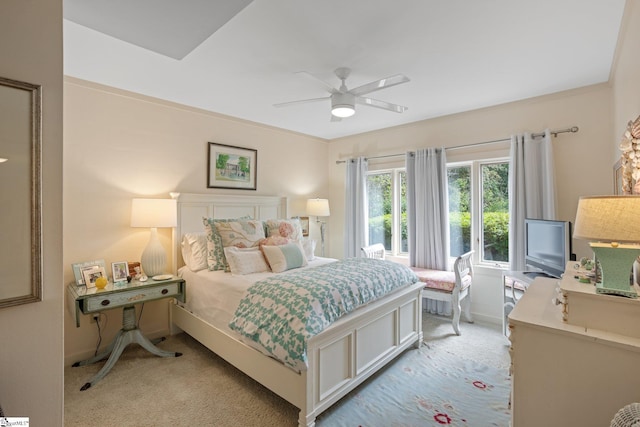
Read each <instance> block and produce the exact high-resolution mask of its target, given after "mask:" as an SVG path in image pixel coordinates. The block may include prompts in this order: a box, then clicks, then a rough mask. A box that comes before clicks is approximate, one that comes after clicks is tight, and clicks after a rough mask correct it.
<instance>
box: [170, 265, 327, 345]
mask: <svg viewBox="0 0 640 427" xmlns="http://www.w3.org/2000/svg"><path fill="white" fill-rule="evenodd" d="M334 261H336V260H335V259H333V258H321V257H316V258H314V260H313V261H309V264H308V265H307V266H306V267H302V268H310V267H317V266H319V265H323V264H327V263H330V262H334ZM296 270H299V269H295V270H288V271H289V272H291V271H296ZM274 274H276V273H271V272H263V273H253V274H246V275H242V276H240V275H235V274H231V273H226V272H224V271H209V270H207V269H204V270H200V271H198V272H193V271H191V270H189V269H188V268H187V267H182V268H181V269H179V270H178V275H179V276H180V277H182V278H183V279H184V280H185V281H186V282H187V285H186V294H187V298H186V303H184V304H183V305H184V307H185V308H186V309H188V310H189V311H191V312H192V313H194V314H195V315H197V316H198V317H200V318H201V319H202V320H204V321H206V322H207V323H210V324H211V325H213V326H215V327H216V328H218V329H220V330H223V331H225V332H228V333H229V334H231V335H237V334H236V333H235V332H233V331H231V329H229V322H230V321H231V319H232V318H233V316H234V313H235V311H236V308H237V307H238V304H239V303H240V300H241V299H242V297H243V296H244V293H245V291H246V290H247V288H249V286H251V285H252V284H253V283H255V282H257V281H258V280H262V279H264V278H267V277H269V276H272V275H274ZM277 274H287V272H286V271H285V272H284V273H277ZM238 336H239V335H238Z"/></svg>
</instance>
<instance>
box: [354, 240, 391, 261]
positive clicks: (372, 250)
mask: <svg viewBox="0 0 640 427" xmlns="http://www.w3.org/2000/svg"><path fill="white" fill-rule="evenodd" d="M360 249H361V250H362V253H363V254H364V256H365V258H375V259H384V256H385V252H386V250H385V248H384V245H383V244H382V243H376V244H373V245H369V246H365V247H363V248H360Z"/></svg>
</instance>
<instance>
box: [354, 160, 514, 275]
mask: <svg viewBox="0 0 640 427" xmlns="http://www.w3.org/2000/svg"><path fill="white" fill-rule="evenodd" d="M447 175H448V186H449V236H450V242H451V249H450V255H451V257H457V256H458V255H462V254H463V253H465V252H468V251H469V250H471V249H476V257H477V261H476V262H478V263H488V264H493V265H495V264H501V265H504V264H506V263H508V262H509V162H508V160H506V159H498V160H483V161H471V162H464V163H451V164H449V165H448V167H447ZM367 195H368V203H369V205H368V209H369V217H368V232H369V244H373V243H382V244H383V245H384V247H385V249H386V250H387V251H388V252H389V253H390V254H392V255H406V254H407V253H408V252H409V245H408V241H407V197H406V196H407V176H406V173H405V170H404V168H397V169H387V170H381V171H371V172H369V173H368V174H367ZM472 242H476V243H477V245H473V244H472ZM478 248H482V250H479V249H478Z"/></svg>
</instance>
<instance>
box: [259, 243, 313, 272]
mask: <svg viewBox="0 0 640 427" xmlns="http://www.w3.org/2000/svg"><path fill="white" fill-rule="evenodd" d="M262 252H264V256H265V258H266V259H267V262H268V263H269V266H271V271H273V272H274V273H281V272H283V271H286V270H291V269H292V268H299V267H304V266H305V265H307V258H306V257H305V256H304V251H303V249H302V245H301V244H300V242H297V241H294V242H291V243H287V244H286V245H280V246H268V245H267V246H262Z"/></svg>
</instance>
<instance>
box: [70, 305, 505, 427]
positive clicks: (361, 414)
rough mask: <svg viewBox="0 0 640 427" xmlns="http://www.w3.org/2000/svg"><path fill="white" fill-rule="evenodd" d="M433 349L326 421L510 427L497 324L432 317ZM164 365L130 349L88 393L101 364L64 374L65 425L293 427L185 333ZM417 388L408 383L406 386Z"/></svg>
mask: <svg viewBox="0 0 640 427" xmlns="http://www.w3.org/2000/svg"><path fill="white" fill-rule="evenodd" d="M423 328H424V333H425V343H426V344H425V345H424V346H423V347H422V348H421V349H420V350H408V351H407V352H405V353H403V354H402V355H401V356H400V357H399V358H398V359H396V361H394V362H393V363H392V364H390V365H389V366H388V367H387V368H385V369H384V370H383V371H382V372H380V373H378V374H376V375H375V376H374V377H373V378H371V379H370V380H368V381H367V382H365V383H364V384H362V385H361V386H360V387H359V388H357V389H356V390H354V391H353V392H352V393H351V394H350V395H349V396H347V397H346V398H345V399H342V400H341V401H340V402H339V403H338V404H336V405H334V406H333V407H332V408H330V409H329V410H328V411H326V412H325V413H323V414H321V416H320V417H318V420H317V425H318V427H333V426H358V425H361V426H392V425H395V426H414V425H415V426H431V425H434V426H439V425H443V424H444V425H447V424H448V425H451V426H473V427H483V426H505V427H506V426H508V420H509V411H508V409H507V404H508V397H509V379H508V375H507V372H508V366H509V356H508V340H507V339H506V338H505V337H504V336H503V335H502V334H501V333H500V328H499V327H498V326H495V325H483V324H480V323H475V324H468V323H462V324H461V330H462V335H461V336H459V337H458V336H456V335H454V334H453V328H452V327H451V322H450V320H448V319H443V318H440V317H437V316H429V315H425V317H424V320H423ZM158 347H161V348H163V349H166V350H170V351H180V352H182V353H183V356H182V357H179V358H175V359H173V358H160V357H156V356H153V355H151V354H149V353H147V352H146V351H145V350H143V349H141V348H140V347H138V346H135V345H132V346H130V347H129V348H127V349H126V351H125V352H124V353H123V355H122V356H121V358H120V360H119V361H118V362H117V363H116V365H115V366H114V368H113V369H112V370H111V372H110V373H109V374H108V375H107V376H106V377H105V378H104V379H103V380H102V381H100V382H99V383H97V384H96V385H94V386H93V387H91V388H90V389H89V390H86V391H83V392H81V391H79V390H80V387H81V386H82V385H83V384H84V383H85V382H86V381H87V379H89V378H90V377H91V376H92V375H93V374H95V373H96V372H97V371H98V370H99V369H100V367H101V366H102V364H101V363H98V364H95V365H91V366H85V367H78V368H71V367H67V368H65V426H164V425H167V426H169V425H170V426H220V427H226V426H229V427H231V426H234V427H235V426H279V427H280V426H282V427H286V426H291V427H294V426H296V425H297V419H298V410H297V408H295V407H294V406H292V405H290V404H289V403H287V402H286V401H284V400H282V399H281V398H280V397H278V396H276V395H275V394H273V393H271V392H270V391H269V390H267V389H265V388H264V387H262V386H261V385H259V384H257V383H255V382H254V381H253V380H251V379H250V378H248V377H246V376H245V375H244V374H242V373H241V372H239V371H238V370H236V369H235V368H234V367H232V366H231V365H229V364H228V363H226V362H225V361H224V360H222V359H220V358H219V357H218V356H216V355H215V354H213V353H211V352H210V351H209V350H208V349H206V348H205V347H203V346H202V345H201V344H199V343H198V342H197V341H195V340H193V339H192V338H191V337H189V336H188V335H186V334H180V335H177V336H173V337H169V338H168V339H167V340H166V341H164V342H162V343H160V344H158ZM407 380H408V381H407Z"/></svg>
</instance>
